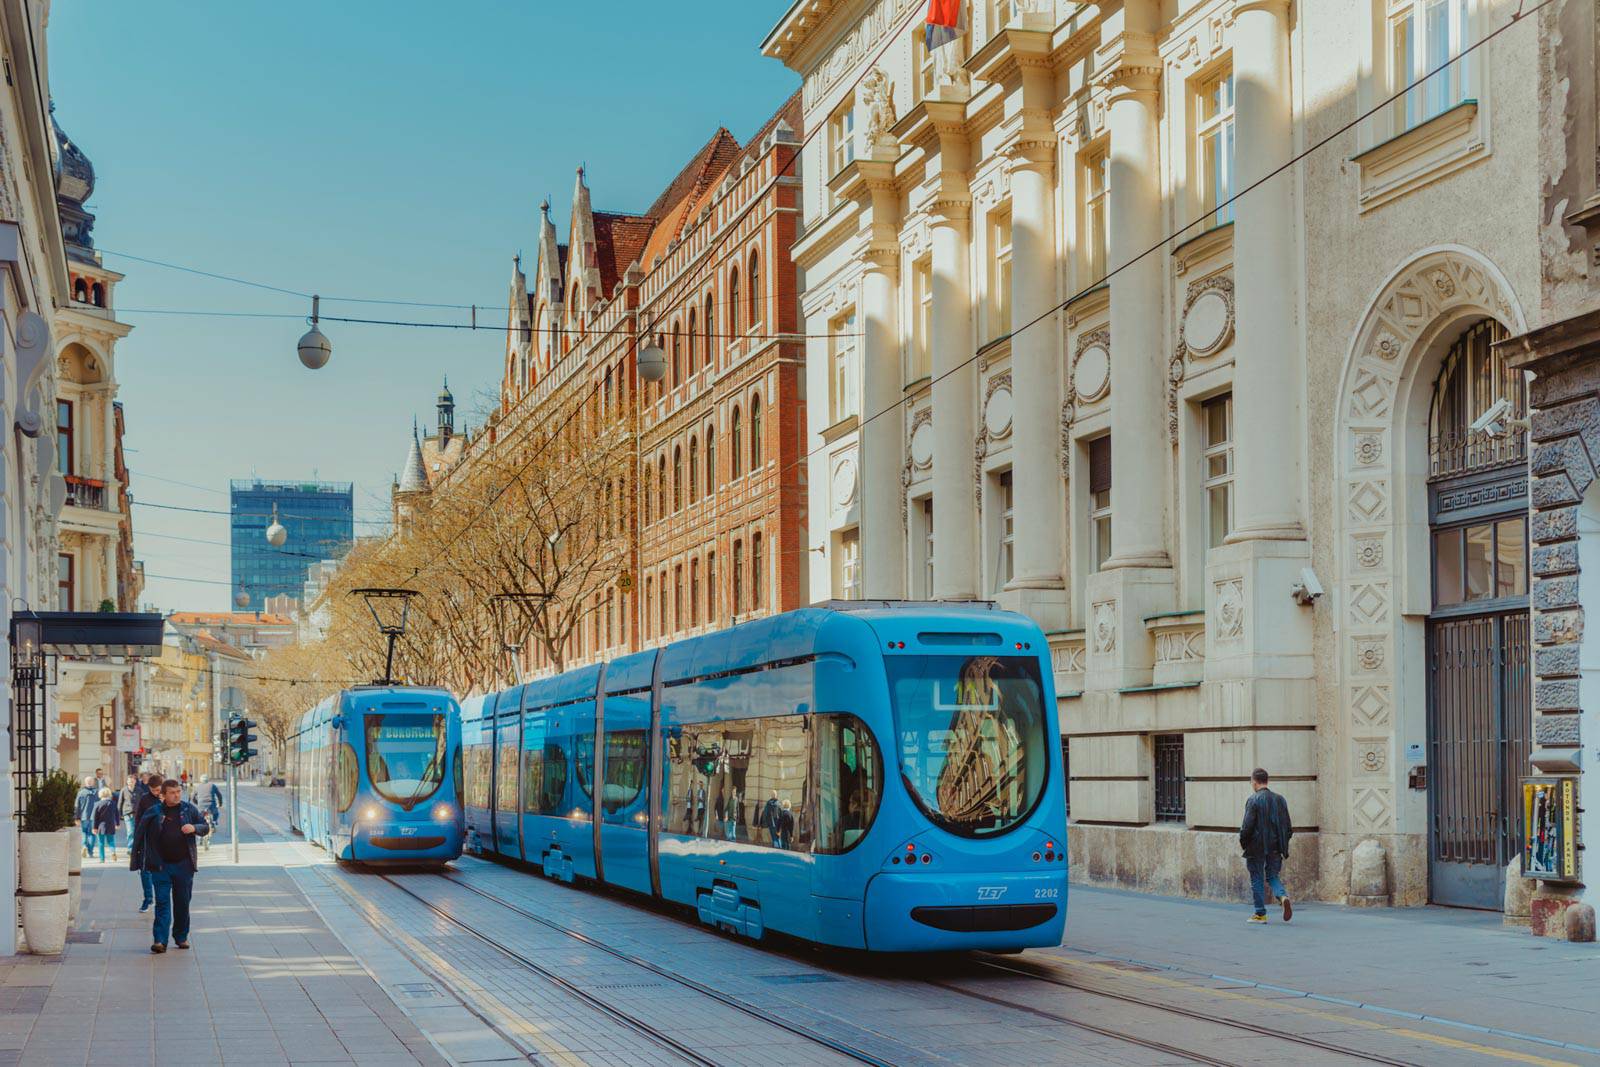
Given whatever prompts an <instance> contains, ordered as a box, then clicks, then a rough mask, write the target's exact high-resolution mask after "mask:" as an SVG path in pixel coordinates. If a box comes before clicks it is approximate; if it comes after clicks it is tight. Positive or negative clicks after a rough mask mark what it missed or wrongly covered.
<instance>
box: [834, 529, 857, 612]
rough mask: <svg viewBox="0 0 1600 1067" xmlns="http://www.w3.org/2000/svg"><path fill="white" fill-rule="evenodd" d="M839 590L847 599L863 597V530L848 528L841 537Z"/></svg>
mask: <svg viewBox="0 0 1600 1067" xmlns="http://www.w3.org/2000/svg"><path fill="white" fill-rule="evenodd" d="M839 590H840V592H841V593H842V594H843V595H844V599H845V600H860V599H861V532H860V531H859V530H847V531H846V532H845V533H844V534H843V535H842V536H841V537H840V538H839Z"/></svg>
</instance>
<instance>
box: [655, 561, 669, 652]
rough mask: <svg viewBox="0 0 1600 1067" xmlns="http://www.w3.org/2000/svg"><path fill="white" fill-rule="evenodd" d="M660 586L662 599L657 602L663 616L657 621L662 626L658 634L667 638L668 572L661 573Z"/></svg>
mask: <svg viewBox="0 0 1600 1067" xmlns="http://www.w3.org/2000/svg"><path fill="white" fill-rule="evenodd" d="M659 585H660V587H661V599H660V600H659V601H658V602H657V607H658V608H659V609H660V612H661V614H660V617H659V619H658V620H657V621H658V622H659V623H660V624H661V628H660V629H659V630H658V631H657V632H658V633H659V634H660V635H661V636H663V637H665V636H666V634H667V572H666V571H662V572H661V579H660V582H659Z"/></svg>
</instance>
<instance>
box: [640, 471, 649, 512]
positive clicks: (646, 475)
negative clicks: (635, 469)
mask: <svg viewBox="0 0 1600 1067" xmlns="http://www.w3.org/2000/svg"><path fill="white" fill-rule="evenodd" d="M639 481H640V482H641V483H642V484H643V485H644V492H643V493H641V494H640V495H641V496H643V497H644V515H643V520H644V524H645V525H646V526H649V525H650V465H649V464H648V463H646V464H645V468H644V474H643V475H642V476H641V477H640V478H639Z"/></svg>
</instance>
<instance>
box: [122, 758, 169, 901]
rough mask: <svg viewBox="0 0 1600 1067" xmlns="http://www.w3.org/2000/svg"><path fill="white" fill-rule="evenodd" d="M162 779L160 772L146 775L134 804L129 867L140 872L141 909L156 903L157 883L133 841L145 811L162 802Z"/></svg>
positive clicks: (137, 834) (129, 841)
mask: <svg viewBox="0 0 1600 1067" xmlns="http://www.w3.org/2000/svg"><path fill="white" fill-rule="evenodd" d="M162 781H163V779H162V777H161V775H159V774H147V775H145V780H144V781H143V782H140V783H139V789H138V793H137V797H138V799H136V800H135V801H134V804H133V836H132V837H130V838H128V867H129V868H130V869H131V870H135V871H138V872H139V886H140V888H142V889H143V890H144V900H143V901H142V902H141V903H140V904H139V910H140V911H149V910H150V905H151V904H154V903H155V899H156V897H155V883H154V882H152V881H151V880H150V872H149V871H148V870H147V869H145V868H144V867H141V866H140V865H139V852H138V850H137V849H135V848H134V847H133V843H134V840H135V839H136V838H137V837H138V836H139V824H140V823H141V822H143V821H144V817H145V813H146V812H148V811H149V810H150V809H151V808H153V807H159V806H160V804H161V796H160V793H161V783H162Z"/></svg>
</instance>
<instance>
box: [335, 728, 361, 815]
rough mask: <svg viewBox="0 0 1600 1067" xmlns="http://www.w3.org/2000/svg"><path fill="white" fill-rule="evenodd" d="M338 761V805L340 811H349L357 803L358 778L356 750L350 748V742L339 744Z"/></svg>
mask: <svg viewBox="0 0 1600 1067" xmlns="http://www.w3.org/2000/svg"><path fill="white" fill-rule="evenodd" d="M338 760H339V766H338V768H337V771H336V774H337V779H336V785H337V787H338V791H339V795H338V797H337V799H336V805H337V807H338V809H339V810H340V811H349V810H350V805H352V804H354V803H355V802H356V777H357V773H358V771H357V767H356V750H355V749H354V748H352V747H351V746H350V742H348V741H341V742H340V743H339V754H338Z"/></svg>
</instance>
